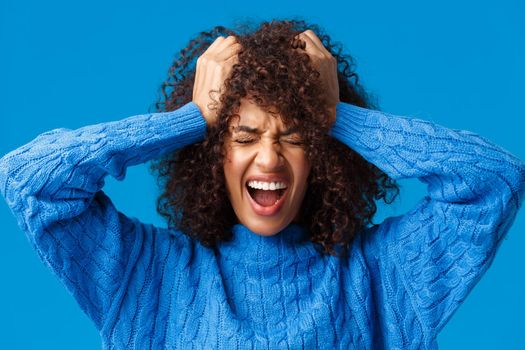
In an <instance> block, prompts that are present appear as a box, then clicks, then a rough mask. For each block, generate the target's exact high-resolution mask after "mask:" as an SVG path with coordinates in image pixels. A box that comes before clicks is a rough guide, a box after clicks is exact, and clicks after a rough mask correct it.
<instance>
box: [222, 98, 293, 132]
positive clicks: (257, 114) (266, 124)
mask: <svg viewBox="0 0 525 350" xmlns="http://www.w3.org/2000/svg"><path fill="white" fill-rule="evenodd" d="M238 114H239V118H233V119H232V121H231V123H230V125H231V126H233V127H236V126H238V125H246V126H250V127H252V128H259V129H263V130H266V129H283V128H284V127H285V124H284V122H283V120H282V119H281V117H280V116H279V115H278V114H277V113H275V112H273V113H271V112H269V111H266V110H264V109H262V108H261V107H259V106H258V105H257V104H255V103H254V102H252V101H250V100H248V99H245V98H243V99H242V100H241V105H240V107H239V112H238Z"/></svg>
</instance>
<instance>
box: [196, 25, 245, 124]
mask: <svg viewBox="0 0 525 350" xmlns="http://www.w3.org/2000/svg"><path fill="white" fill-rule="evenodd" d="M240 48H241V44H239V43H237V39H236V38H235V36H233V35H230V36H228V37H227V38H224V37H222V36H219V37H218V38H217V39H215V41H214V42H213V43H212V44H211V45H210V47H208V49H207V50H206V51H205V52H204V53H203V54H202V55H201V56H199V58H198V59H197V67H196V73H195V82H194V84H193V102H194V103H195V104H196V105H197V106H198V107H199V109H200V111H201V113H202V115H203V117H204V119H206V124H208V127H209V126H212V125H214V124H215V123H216V121H217V111H218V109H219V108H213V102H214V101H213V100H215V101H217V103H219V98H220V94H221V93H222V92H223V91H224V90H223V88H224V81H225V80H226V78H228V76H229V75H230V72H231V70H232V67H233V65H234V64H235V63H237V62H238V57H237V53H238V52H239V50H240ZM211 90H215V92H217V91H218V94H216V95H214V96H213V97H214V98H213V99H212V98H211V97H210V91H211ZM210 107H212V108H211V109H210Z"/></svg>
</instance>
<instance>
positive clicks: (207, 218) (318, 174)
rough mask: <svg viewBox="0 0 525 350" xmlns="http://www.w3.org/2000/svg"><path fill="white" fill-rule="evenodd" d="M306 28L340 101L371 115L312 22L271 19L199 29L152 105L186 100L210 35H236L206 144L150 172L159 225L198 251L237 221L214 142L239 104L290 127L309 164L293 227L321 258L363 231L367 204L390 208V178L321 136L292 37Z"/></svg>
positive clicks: (311, 81)
mask: <svg viewBox="0 0 525 350" xmlns="http://www.w3.org/2000/svg"><path fill="white" fill-rule="evenodd" d="M307 29H310V30H312V31H314V33H316V35H317V36H318V37H319V39H320V40H321V41H322V43H323V45H324V46H325V47H326V49H327V50H328V51H329V52H330V53H331V54H332V55H333V56H334V57H335V58H336V59H337V63H338V81H339V91H340V101H342V102H346V103H350V104H353V105H357V106H360V107H365V108H375V107H374V106H373V105H372V103H371V102H370V101H369V97H368V95H367V93H366V92H365V91H364V89H363V88H362V86H361V85H360V84H359V82H358V76H357V74H356V73H355V71H354V67H355V64H354V61H353V59H352V57H351V56H349V55H343V54H342V53H341V48H340V44H332V43H331V42H330V38H329V36H328V35H325V34H323V32H322V31H321V29H320V28H319V27H318V26H317V25H312V24H310V25H309V24H307V23H305V22H304V21H303V20H272V21H271V22H262V23H260V25H259V26H257V27H255V28H253V27H252V26H251V24H250V23H244V24H241V25H237V30H235V31H234V30H230V29H227V28H225V27H223V26H216V27H215V28H213V29H212V30H210V31H208V32H201V33H200V34H199V35H198V36H197V37H196V38H195V39H193V40H191V41H190V42H189V44H188V45H187V46H186V47H185V48H184V49H182V50H181V51H180V56H179V57H178V58H177V59H176V60H175V61H174V63H173V64H172V66H171V67H170V69H169V75H168V78H167V80H166V81H165V82H164V83H163V84H162V87H161V92H162V96H161V97H160V99H159V101H158V102H157V103H156V104H155V107H156V110H157V111H159V112H167V111H172V110H175V109H177V108H179V107H181V106H183V105H184V104H186V103H188V102H190V101H192V94H193V82H194V78H195V65H196V60H197V58H198V57H199V56H200V55H201V54H202V53H203V52H204V51H205V50H206V49H207V48H208V47H209V45H211V43H212V42H213V41H214V40H215V39H216V38H217V37H218V36H221V35H222V36H225V37H226V36H229V35H234V36H236V37H237V40H238V42H239V43H240V44H241V46H242V49H241V51H240V52H239V54H238V58H239V60H238V63H237V64H235V65H234V66H233V68H232V71H231V75H230V76H229V78H228V79H226V81H225V91H222V93H221V94H220V98H219V101H216V100H215V106H216V108H217V117H218V119H217V123H216V125H214V126H213V127H211V128H208V133H207V136H206V139H205V140H204V141H202V142H199V143H195V144H193V145H189V146H187V147H184V148H182V149H179V150H177V151H175V152H173V153H171V154H167V155H165V156H164V157H163V158H161V159H159V160H157V161H155V162H154V163H153V164H152V166H151V169H152V170H153V171H154V172H155V171H156V172H158V179H159V185H160V186H161V188H162V193H161V195H160V196H159V198H158V200H157V210H158V212H159V214H160V215H162V216H163V217H165V218H166V219H167V220H168V226H169V227H176V228H178V229H180V230H181V231H182V232H183V233H184V234H186V235H189V236H190V237H192V238H195V239H197V240H198V241H200V242H201V244H203V245H204V246H206V247H215V246H216V244H217V243H218V242H219V241H223V240H229V239H231V237H232V232H231V228H232V226H233V225H234V224H236V223H237V222H238V221H237V217H236V216H235V213H234V211H233V208H232V206H231V203H230V201H229V199H228V196H227V193H226V186H225V178H224V173H223V162H224V157H225V154H224V142H225V140H226V138H227V136H228V132H229V130H228V125H229V121H230V118H232V116H234V115H235V114H236V113H237V112H238V109H239V106H240V102H241V99H243V98H249V99H250V100H251V101H254V102H255V103H256V104H257V105H258V106H259V107H260V108H262V109H264V110H266V111H268V112H270V113H278V114H279V115H280V116H281V117H282V119H283V122H284V124H285V125H293V126H295V127H297V128H298V129H299V133H300V135H301V136H302V138H303V141H304V146H303V147H304V150H305V154H306V157H307V158H308V160H309V161H310V164H311V165H312V168H311V171H310V174H309V177H308V180H307V181H308V182H307V183H308V189H307V192H306V195H305V198H304V200H303V204H302V207H301V210H300V215H299V218H300V221H299V223H300V224H302V225H304V226H306V227H307V228H309V232H308V235H309V237H308V239H310V240H311V241H312V242H313V243H314V245H315V247H316V248H317V249H318V251H320V252H321V253H325V254H330V255H335V256H337V255H346V253H347V251H348V247H349V246H350V244H351V242H352V240H353V238H354V236H355V235H356V234H357V233H358V232H359V231H360V230H361V229H362V228H364V227H365V226H366V225H368V224H373V223H372V217H373V216H374V214H375V213H376V210H377V208H376V203H375V200H378V199H383V200H384V201H385V202H386V203H392V202H393V200H394V199H395V197H396V196H397V195H398V194H399V187H398V186H399V185H398V184H397V183H396V182H395V181H394V180H393V179H391V178H389V177H388V175H386V174H385V173H383V172H382V171H381V170H380V169H378V168H377V167H375V166H374V165H373V164H371V163H369V162H367V161H366V160H365V159H364V158H362V157H361V156H360V155H359V154H358V153H357V152H355V151H354V150H352V149H351V148H349V147H348V146H346V145H344V144H343V143H341V142H339V141H338V140H336V139H335V138H333V137H331V136H329V134H328V128H329V126H328V125H327V122H326V121H327V120H328V116H329V114H328V111H327V106H326V104H325V101H324V99H323V92H322V89H321V87H320V79H319V76H320V74H319V73H318V72H317V71H316V70H315V69H314V68H312V65H311V61H310V58H309V56H308V54H307V53H306V52H305V51H304V50H302V47H300V46H299V47H298V46H297V41H295V40H293V38H294V37H295V36H296V35H297V34H299V33H301V32H303V31H305V30H307ZM212 95H213V94H212ZM391 193H393V196H391V198H388V195H389V194H391Z"/></svg>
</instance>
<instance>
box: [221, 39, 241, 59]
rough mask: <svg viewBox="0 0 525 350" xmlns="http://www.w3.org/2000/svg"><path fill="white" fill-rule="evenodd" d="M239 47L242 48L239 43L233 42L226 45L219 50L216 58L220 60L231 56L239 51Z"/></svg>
mask: <svg viewBox="0 0 525 350" xmlns="http://www.w3.org/2000/svg"><path fill="white" fill-rule="evenodd" d="M241 48H242V46H241V44H239V43H235V44H233V45H231V46H228V47H226V48H225V49H224V50H223V51H222V52H219V53H218V54H217V59H218V60H222V61H226V60H228V59H229V58H231V57H232V56H236V55H237V54H238V53H239V51H240V50H241Z"/></svg>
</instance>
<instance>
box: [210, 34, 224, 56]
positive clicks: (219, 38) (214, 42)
mask: <svg viewBox="0 0 525 350" xmlns="http://www.w3.org/2000/svg"><path fill="white" fill-rule="evenodd" d="M222 41H224V37H223V36H219V37H217V38H216V39H215V40H214V41H213V42H212V43H211V45H210V46H208V48H207V49H206V52H208V53H209V52H212V51H213V50H215V48H216V47H217V46H218V45H219V44H220V43H221V42H222Z"/></svg>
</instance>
